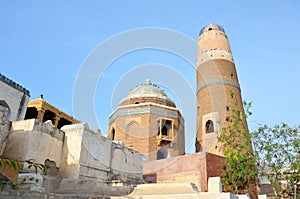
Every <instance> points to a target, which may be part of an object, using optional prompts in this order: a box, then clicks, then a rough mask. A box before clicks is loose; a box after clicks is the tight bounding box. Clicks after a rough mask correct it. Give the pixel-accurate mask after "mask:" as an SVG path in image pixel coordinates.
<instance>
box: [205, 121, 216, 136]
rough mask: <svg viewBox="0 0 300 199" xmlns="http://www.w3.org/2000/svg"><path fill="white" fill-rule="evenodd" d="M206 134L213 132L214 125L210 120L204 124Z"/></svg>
mask: <svg viewBox="0 0 300 199" xmlns="http://www.w3.org/2000/svg"><path fill="white" fill-rule="evenodd" d="M205 130H206V133H212V132H214V123H213V121H211V120H208V121H207V122H206V124H205Z"/></svg>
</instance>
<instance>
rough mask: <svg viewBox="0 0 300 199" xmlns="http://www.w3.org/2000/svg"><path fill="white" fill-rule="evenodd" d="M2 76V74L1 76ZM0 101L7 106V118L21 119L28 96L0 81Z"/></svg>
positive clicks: (11, 119) (12, 119)
mask: <svg viewBox="0 0 300 199" xmlns="http://www.w3.org/2000/svg"><path fill="white" fill-rule="evenodd" d="M1 77H2V76H1ZM0 101H2V102H4V101H5V103H6V104H7V105H8V107H9V118H8V119H9V120H10V121H16V120H23V119H24V117H25V113H26V109H27V104H28V101H29V96H28V95H27V94H25V93H24V92H21V91H20V90H17V89H15V88H13V87H12V86H10V85H8V84H7V83H5V82H3V81H0Z"/></svg>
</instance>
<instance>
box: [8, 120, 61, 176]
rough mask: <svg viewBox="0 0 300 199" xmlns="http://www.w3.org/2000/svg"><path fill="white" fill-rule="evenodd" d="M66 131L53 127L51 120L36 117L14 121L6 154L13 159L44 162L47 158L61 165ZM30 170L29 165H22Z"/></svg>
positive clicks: (24, 168)
mask: <svg viewBox="0 0 300 199" xmlns="http://www.w3.org/2000/svg"><path fill="white" fill-rule="evenodd" d="M63 141H64V132H63V131H61V130H59V129H56V128H53V125H52V123H51V121H47V122H45V123H42V122H39V121H38V120H36V119H29V120H22V121H15V122H12V126H11V130H10V134H9V137H8V139H7V143H6V147H5V150H4V156H5V157H8V158H11V159H19V160H29V159H33V160H34V162H36V163H40V164H44V162H45V160H46V159H50V160H52V161H55V163H56V165H57V166H58V167H60V166H61V160H62V150H63ZM21 169H23V170H28V168H27V165H25V164H24V165H23V166H22V167H21Z"/></svg>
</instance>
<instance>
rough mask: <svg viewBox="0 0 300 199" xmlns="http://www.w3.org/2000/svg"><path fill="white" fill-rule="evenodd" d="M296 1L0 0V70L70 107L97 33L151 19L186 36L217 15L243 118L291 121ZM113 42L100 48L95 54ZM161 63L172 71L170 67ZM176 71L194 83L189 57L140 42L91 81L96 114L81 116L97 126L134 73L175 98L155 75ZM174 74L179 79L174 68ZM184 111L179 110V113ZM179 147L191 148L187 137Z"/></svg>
mask: <svg viewBox="0 0 300 199" xmlns="http://www.w3.org/2000/svg"><path fill="white" fill-rule="evenodd" d="M299 9H300V3H299V1H296V0H295V1H290V0H287V1H279V0H278V1H277V0H274V1H271V0H270V1H226V3H225V1H214V0H210V1H199V0H194V1H178V0H166V1H161V0H160V1H159V0H151V1H121V0H119V1H100V0H98V1H96V0H95V1H92V0H89V1H54V0H52V1H31V0H27V1H16V0H2V1H0V73H2V74H4V75H6V76H7V77H9V78H11V79H13V80H14V81H16V82H18V83H19V84H21V85H23V86H25V87H26V88H27V89H29V90H30V92H31V99H35V98H37V97H38V96H39V94H41V93H43V94H44V98H45V100H46V101H48V102H49V103H51V104H53V105H54V106H56V107H58V108H59V109H61V110H63V111H65V112H67V113H68V114H70V115H73V113H74V109H73V106H72V103H73V101H74V95H73V91H74V85H76V81H77V79H76V77H78V73H79V72H80V68H81V67H82V66H83V65H84V62H85V61H86V60H87V59H89V55H91V53H92V52H93V51H94V50H95V49H96V47H97V46H99V45H100V46H101V44H103V42H104V41H107V39H109V38H114V37H115V35H118V34H120V33H121V34H122V33H123V32H124V31H128V30H132V29H137V28H138V29H143V28H147V27H156V28H166V29H169V30H173V31H176V32H178V33H180V34H182V35H185V36H187V37H188V38H190V39H191V40H193V41H195V42H196V41H197V37H198V34H199V31H200V29H201V28H202V27H203V26H204V25H206V24H209V23H217V24H220V25H222V26H223V28H224V29H225V32H226V34H227V36H228V37H229V41H230V44H231V48H232V52H233V56H234V59H235V63H236V67H237V72H238V75H239V81H240V85H241V88H242V95H243V99H244V100H246V101H252V102H253V107H252V111H253V116H252V117H251V118H250V119H249V121H248V122H249V126H250V128H251V129H255V128H256V127H257V124H258V123H266V124H269V125H273V124H276V123H279V122H281V121H285V122H287V123H288V124H290V125H295V124H299V113H300V106H299V101H300V91H299V90H300V89H299V86H300V83H299V74H300V61H299V58H300V37H299V33H300V12H299ZM174 45H175V44H174ZM114 50H115V49H107V51H105V52H104V53H103V54H101V55H103V56H106V54H108V53H110V52H112V51H114ZM98 56H100V55H98ZM97 64H99V67H101V65H103V63H97ZM156 66H159V67H158V72H154V73H155V74H152V73H151V72H149V74H145V73H147V70H149V68H151V67H152V68H151V70H150V71H152V72H153V71H156V68H155V67H156ZM163 69H168V70H166V71H167V72H165V71H164V70H163ZM139 70H140V71H139ZM159 70H161V71H162V72H161V73H160V72H159ZM170 71H174V72H175V73H176V74H173V75H174V76H172V72H170ZM176 75H178V76H179V77H182V79H183V80H180V81H182V82H183V83H182V84H184V83H186V82H187V83H188V85H189V86H191V88H192V90H193V91H195V73H194V70H193V67H191V65H190V64H189V63H187V61H186V60H184V59H182V58H181V57H180V56H178V55H174V54H172V53H169V52H165V51H162V50H157V49H141V50H138V51H134V52H131V53H128V54H125V55H122V56H120V57H119V58H118V59H116V60H114V61H113V62H112V63H110V64H109V66H108V67H107V68H106V70H105V72H104V73H103V74H101V77H98V79H97V81H96V83H97V88H96V90H95V96H94V97H95V99H94V103H95V104H94V106H95V115H96V117H97V120H98V122H97V123H93V122H92V123H91V122H90V123H89V125H90V127H91V128H92V129H95V128H100V129H101V131H102V133H103V134H106V133H107V125H108V116H109V114H110V113H111V112H112V111H113V110H114V108H116V106H117V104H118V102H119V100H120V99H122V98H123V97H125V96H126V93H128V92H129V89H130V88H133V87H135V86H136V85H137V84H141V83H144V79H145V78H151V79H152V80H153V81H154V82H155V83H157V84H159V85H160V86H161V87H162V88H163V89H164V90H166V92H167V93H168V94H169V95H170V97H171V98H172V99H174V100H175V102H176V103H177V105H178V107H179V108H183V106H184V104H182V103H183V102H181V99H180V98H181V96H183V95H185V92H184V91H182V92H181V91H178V89H176V88H174V86H172V85H171V84H170V85H168V84H167V83H165V82H163V81H160V80H161V79H170V77H175V76H176ZM87 81H89V79H87ZM174 81H175V82H179V84H181V83H180V81H179V80H178V79H177V78H176V79H174ZM76 97H82V98H84V97H85V96H76ZM83 108H84V107H83ZM191 115H192V114H190V113H189V111H185V112H184V117H185V118H189V117H191ZM75 116H76V115H75ZM79 119H81V120H83V121H86V120H88V119H86V118H79ZM190 121H192V120H187V119H186V126H187V131H186V133H187V134H188V135H189V137H188V139H191V137H193V136H191V135H194V133H195V132H191V131H194V130H193V129H195V128H194V127H191V126H195V124H194V123H192V122H190ZM86 122H89V121H86ZM192 142H194V141H188V143H192ZM187 148H188V150H187V151H188V152H192V150H193V147H187Z"/></svg>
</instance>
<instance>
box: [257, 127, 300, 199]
mask: <svg viewBox="0 0 300 199" xmlns="http://www.w3.org/2000/svg"><path fill="white" fill-rule="evenodd" d="M252 141H253V145H254V150H255V153H256V159H257V165H258V171H259V175H260V176H262V177H264V176H265V177H267V178H268V180H269V181H270V182H271V185H272V187H273V189H274V191H275V194H276V196H278V198H280V197H289V198H300V190H299V186H300V126H295V127H290V126H289V125H287V124H285V123H281V124H279V125H275V126H274V127H272V128H270V127H268V126H267V125H263V126H261V127H260V128H258V130H256V131H254V132H253V133H252ZM297 185H298V186H297Z"/></svg>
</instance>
